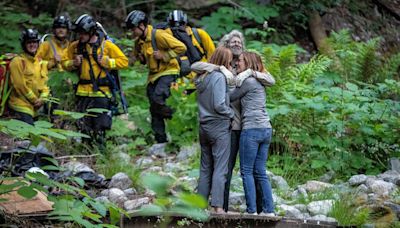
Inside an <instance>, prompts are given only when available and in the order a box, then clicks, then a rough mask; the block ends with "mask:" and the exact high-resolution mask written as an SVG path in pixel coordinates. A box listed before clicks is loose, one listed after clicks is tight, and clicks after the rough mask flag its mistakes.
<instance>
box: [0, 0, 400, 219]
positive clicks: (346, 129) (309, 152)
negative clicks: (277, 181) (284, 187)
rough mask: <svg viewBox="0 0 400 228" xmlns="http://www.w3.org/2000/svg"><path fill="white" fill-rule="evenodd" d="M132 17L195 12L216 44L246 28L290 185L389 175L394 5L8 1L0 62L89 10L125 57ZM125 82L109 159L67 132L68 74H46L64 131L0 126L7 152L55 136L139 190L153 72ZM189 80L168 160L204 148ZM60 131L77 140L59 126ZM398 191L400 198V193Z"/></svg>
mask: <svg viewBox="0 0 400 228" xmlns="http://www.w3.org/2000/svg"><path fill="white" fill-rule="evenodd" d="M134 9H137V10H142V11H144V12H146V13H148V15H149V18H150V23H152V24H157V23H160V22H163V21H165V19H166V17H167V15H168V13H169V12H170V11H172V10H174V9H181V10H183V11H184V12H185V13H187V15H188V21H189V25H191V26H192V27H201V28H204V29H205V30H206V31H207V32H208V33H209V34H210V36H211V37H212V38H213V40H214V42H215V44H216V45H218V41H219V39H220V38H221V37H222V36H223V35H224V34H226V33H228V32H230V31H231V30H233V29H238V30H240V31H241V32H243V34H244V35H245V38H246V44H245V46H246V49H249V50H256V51H257V52H258V53H260V54H261V55H262V56H263V60H264V64H265V66H266V68H267V69H268V71H269V72H271V74H272V75H273V76H274V77H275V79H276V85H275V86H273V87H271V88H269V89H267V110H268V113H269V115H270V117H271V124H272V126H273V129H274V133H273V137H272V144H271V146H270V152H269V158H268V162H267V166H268V170H269V171H271V172H272V173H274V174H275V175H279V176H282V177H284V178H285V179H286V180H287V182H288V184H289V185H290V186H296V185H298V184H300V183H304V182H306V181H308V180H313V179H318V178H320V177H321V176H324V175H326V174H330V175H332V178H331V180H330V181H331V182H333V183H334V182H340V181H341V180H347V179H348V178H349V177H350V176H352V175H355V174H367V175H377V174H379V173H382V172H384V171H385V170H387V168H388V161H389V159H390V158H395V157H399V156H400V137H399V136H400V101H399V99H400V97H399V95H400V82H399V79H400V52H399V51H400V10H399V9H400V2H399V1H397V0H393V1H390V0H365V1H356V0H322V1H312V0H305V1H301V0H275V1H274V0H258V1H257V0H243V1H234V0H232V1H214V0H185V1H183V0H182V1H181V0H176V1H161V0H154V1H129V0H118V1H104V0H102V1H85V0H78V1H74V0H70V1H68V0H61V1H38V0H35V1H3V2H2V3H0V34H1V35H0V55H3V54H5V53H8V52H13V53H19V52H20V51H21V48H20V42H19V40H18V38H19V35H20V31H21V30H22V29H23V28H27V27H35V28H37V29H38V31H39V33H40V34H41V35H43V34H45V33H51V32H52V31H51V24H52V21H53V18H54V17H55V16H57V15H59V14H67V15H69V16H70V18H71V21H74V20H75V19H76V18H77V17H78V16H79V15H81V14H83V13H88V14H90V15H92V16H93V17H94V18H95V19H96V20H98V21H99V22H100V23H102V25H103V26H104V28H105V29H106V30H107V32H108V33H109V35H110V36H111V37H112V38H114V39H115V43H116V44H117V45H118V46H119V47H120V48H121V49H122V50H123V51H124V52H125V54H126V55H127V56H129V55H131V53H132V48H133V46H134V43H133V41H132V40H131V39H130V38H129V37H128V36H127V31H124V30H123V29H122V24H123V23H124V19H125V17H126V15H127V13H129V12H130V11H132V10H134ZM266 21H268V23H266ZM73 37H74V34H73V33H72V34H71V38H73ZM2 57H4V56H2ZM120 75H121V77H122V79H123V88H124V92H125V94H126V97H127V99H128V102H129V109H128V111H129V115H128V117H125V118H121V117H116V118H114V120H113V127H112V130H110V131H109V132H108V133H107V149H106V153H99V151H96V149H90V148H88V147H86V146H85V145H83V144H81V143H80V142H79V141H76V140H74V139H73V137H74V136H76V135H74V134H73V133H71V132H74V133H76V134H78V133H77V132H75V131H76V128H75V126H74V124H73V123H74V121H75V120H76V119H77V118H80V116H79V114H78V113H74V112H73V106H74V103H73V102H74V100H73V98H74V96H73V91H72V90H71V88H69V87H68V86H65V84H64V83H63V81H64V80H66V79H68V78H69V79H71V80H72V81H74V82H77V78H76V74H74V73H71V72H56V71H54V72H51V73H50V80H49V85H50V86H51V88H52V91H53V95H54V96H55V97H57V98H59V99H60V105H59V108H60V109H62V110H63V111H60V112H59V114H60V115H61V116H62V118H63V119H64V120H65V121H66V122H67V124H66V125H63V126H58V125H54V126H52V125H51V124H50V123H48V122H47V121H48V118H47V117H46V115H43V116H42V118H41V119H42V121H43V122H41V124H38V125H37V126H35V127H31V128H21V127H20V126H19V125H18V123H13V122H7V121H6V120H0V130H1V131H2V135H1V136H0V139H1V141H2V142H1V143H0V144H1V146H2V147H3V148H6V147H7V146H8V147H12V146H13V144H14V142H15V140H17V139H21V138H22V139H31V140H32V141H33V142H37V143H38V142H39V141H40V140H42V139H43V137H46V138H49V139H50V140H48V143H47V144H46V146H47V148H48V149H49V150H50V151H52V152H54V153H55V154H56V155H57V156H66V155H73V154H79V155H81V154H84V155H88V156H89V155H91V154H99V155H98V156H97V157H96V159H87V161H85V162H87V163H89V164H91V165H92V166H93V167H94V169H95V170H96V171H97V172H98V173H102V174H104V175H105V177H107V178H110V177H112V176H113V175H114V174H116V173H118V172H122V171H123V172H126V173H127V175H128V176H129V177H130V178H131V179H132V181H133V186H134V187H136V188H138V189H142V190H143V187H142V185H141V184H140V179H141V173H142V172H143V169H142V168H141V167H140V166H137V165H135V164H137V163H135V162H136V161H138V160H139V159H141V157H142V156H144V155H146V153H147V152H146V151H147V149H148V148H149V147H150V146H151V145H152V144H153V143H154V141H153V139H152V134H151V128H150V122H149V117H150V114H149V111H148V107H149V105H148V100H147V97H146V82H147V68H146V66H143V65H140V64H139V63H131V62H130V67H129V69H126V70H121V71H120ZM184 82H185V83H183V84H181V85H180V86H179V87H177V88H175V89H173V90H172V96H171V97H170V98H169V100H168V103H169V104H170V105H171V106H172V107H173V108H174V109H175V110H176V113H175V114H174V117H173V118H172V119H171V120H169V121H168V123H167V132H168V134H169V136H170V138H171V142H170V143H169V144H168V148H167V154H168V156H170V155H175V154H176V153H177V152H178V151H180V150H181V149H182V148H184V147H187V146H192V145H197V144H198V120H197V116H198V113H197V104H196V94H195V93H194V94H191V95H184V94H183V91H184V90H185V89H186V88H189V87H190V86H191V85H190V84H189V81H188V80H185V81H184ZM60 127H62V128H63V129H65V130H69V131H71V132H70V133H65V132H64V133H63V132H61V131H58V130H54V129H57V128H60ZM38 132H39V133H38ZM57 134H61V136H60V135H57ZM70 136H72V137H70ZM119 151H123V152H124V153H126V154H128V155H129V157H128V160H129V161H130V162H128V163H124V162H121V161H120V159H119V158H116V157H115V154H116V153H117V152H119ZM154 162H155V164H157V162H159V163H162V161H157V160H156V161H154ZM187 162H188V164H187V166H185V167H186V170H184V171H182V172H181V174H180V175H186V176H189V177H193V176H195V177H196V175H198V167H199V154H198V153H197V155H195V156H191V157H189V158H188V161H187ZM182 173H184V174H182ZM37 178H38V177H37ZM153 178H154V180H158V179H157V178H156V177H153ZM150 179H151V178H150ZM151 180H153V179H151ZM150 182H151V181H150ZM151 183H153V182H151ZM157 183H158V182H157ZM46 184H50V183H46ZM51 184H55V183H51ZM164 184H165V186H170V185H172V184H169V183H164ZM150 185H151V184H150ZM161 186H164V185H161ZM165 186H164V187H162V188H164V191H166V190H165V189H167V188H168V187H165ZM78 187H79V186H78ZM158 187H160V186H158ZM182 189H184V190H185V187H182ZM160 191H161V190H160ZM156 192H157V191H156ZM396 194H397V197H399V192H397V193H396ZM183 198H184V197H183ZM93 207H94V208H95V207H96V206H93ZM98 207H101V206H98ZM166 208H168V207H166ZM100 211H101V210H100ZM354 213H355V212H354ZM100 214H101V213H100ZM101 215H102V214H101ZM104 215H105V214H104ZM83 217H84V216H83ZM348 219H350V218H348ZM343 221H344V220H343ZM352 222H353V223H349V224H354V221H352ZM358 222H360V221H358ZM364 222H365V221H364ZM78 224H81V225H82V223H79V222H78ZM342 224H346V223H342Z"/></svg>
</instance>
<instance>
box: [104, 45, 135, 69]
mask: <svg viewBox="0 0 400 228" xmlns="http://www.w3.org/2000/svg"><path fill="white" fill-rule="evenodd" d="M105 42H106V43H105V44H104V45H105V47H104V49H105V50H104V56H103V57H102V59H101V65H102V66H103V67H104V68H106V69H110V70H114V69H117V70H119V69H123V68H127V67H128V64H129V60H128V58H127V57H126V56H125V54H124V53H123V52H122V51H121V49H119V47H118V46H117V45H115V44H113V43H112V42H110V41H105Z"/></svg>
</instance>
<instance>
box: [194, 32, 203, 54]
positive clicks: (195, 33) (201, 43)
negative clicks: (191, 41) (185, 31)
mask: <svg viewBox="0 0 400 228" xmlns="http://www.w3.org/2000/svg"><path fill="white" fill-rule="evenodd" d="M192 32H193V35H194V38H195V39H196V40H197V42H199V44H200V45H201V47H203V42H201V38H200V35H199V31H197V28H192ZM203 49H204V48H203Z"/></svg>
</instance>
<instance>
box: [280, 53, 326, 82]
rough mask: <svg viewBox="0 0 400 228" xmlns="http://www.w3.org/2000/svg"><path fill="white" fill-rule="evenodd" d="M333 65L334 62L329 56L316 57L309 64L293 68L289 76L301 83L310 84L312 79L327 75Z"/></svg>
mask: <svg viewBox="0 0 400 228" xmlns="http://www.w3.org/2000/svg"><path fill="white" fill-rule="evenodd" d="M331 63H332V60H331V59H330V58H328V57H327V56H324V55H316V56H314V57H313V58H311V60H310V61H309V62H308V63H306V64H302V65H298V66H296V67H293V68H291V69H290V70H289V71H288V75H289V76H290V78H293V79H296V80H300V81H301V82H305V83H306V82H310V81H311V79H314V78H315V77H317V76H320V75H322V74H323V73H325V72H326V71H327V70H328V68H329V65H330V64H331Z"/></svg>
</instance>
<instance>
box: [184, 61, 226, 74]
mask: <svg viewBox="0 0 400 228" xmlns="http://www.w3.org/2000/svg"><path fill="white" fill-rule="evenodd" d="M190 68H191V69H192V71H194V72H196V73H204V71H206V72H208V73H211V72H213V71H214V70H218V69H219V66H217V65H215V64H212V63H206V62H200V61H199V62H194V63H193V64H192V65H191V66H190Z"/></svg>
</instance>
